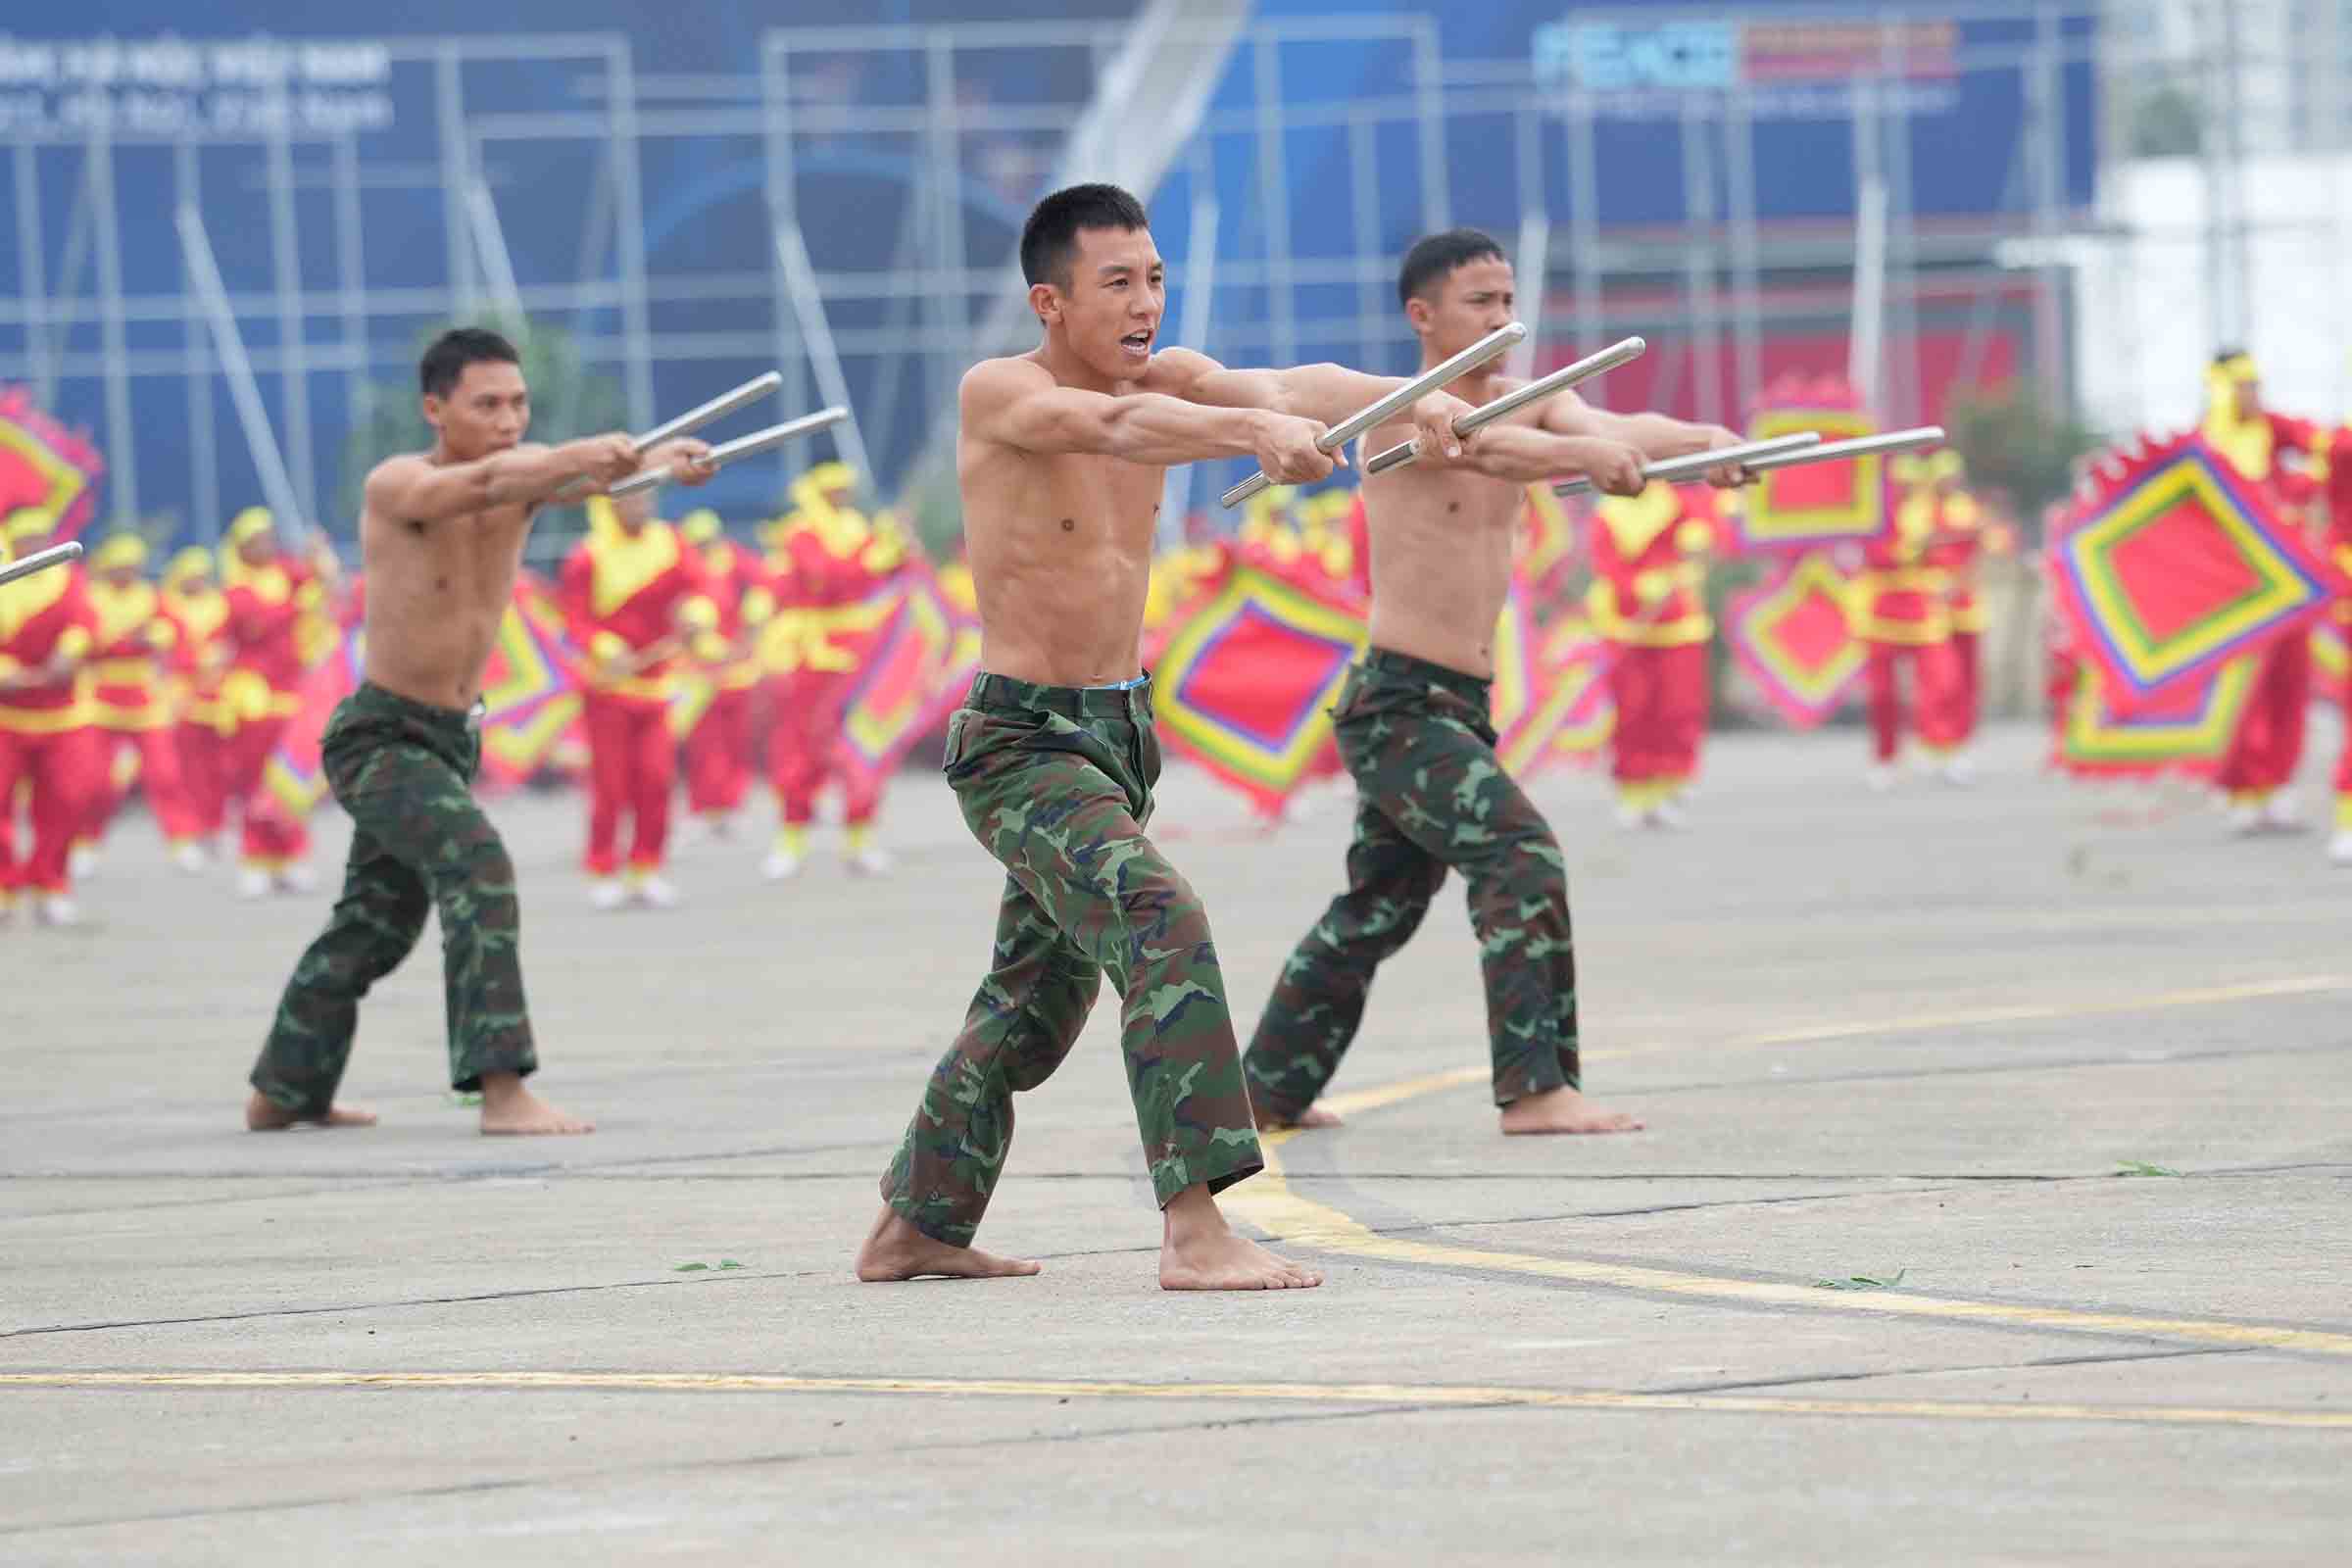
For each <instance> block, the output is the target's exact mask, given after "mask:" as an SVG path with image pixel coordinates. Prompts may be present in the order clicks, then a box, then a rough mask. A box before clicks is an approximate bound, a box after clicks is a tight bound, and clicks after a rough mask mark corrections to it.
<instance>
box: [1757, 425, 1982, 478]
mask: <svg viewBox="0 0 2352 1568" xmlns="http://www.w3.org/2000/svg"><path fill="white" fill-rule="evenodd" d="M1941 445H1943V426H1942V425H1940V424H1920V425H1914V426H1912V427H1911V428H1910V429H1908V430H1884V431H1881V432H1880V433H1879V434H1877V435H1858V436H1855V437H1853V438H1852V439H1851V440H1846V441H1827V442H1824V443H1822V444H1821V445H1820V446H1817V447H1807V448H1806V449H1805V450H1804V451H1802V452H1784V453H1781V454H1779V455H1778V456H1775V457H1769V458H1765V459H1762V460H1761V461H1759V462H1755V463H1750V464H1748V465H1747V467H1748V469H1749V471H1751V472H1755V473H1768V472H1770V471H1771V470H1772V469H1774V468H1787V467H1792V466H1795V465H1797V464H1799V463H1835V462H1837V461H1838V459H1839V458H1875V457H1880V456H1883V455H1884V454H1886V453H1889V452H1916V451H1918V450H1919V449H1920V448H1921V447H1939V446H1941Z"/></svg>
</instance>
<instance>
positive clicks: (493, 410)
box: [245, 328, 714, 1133]
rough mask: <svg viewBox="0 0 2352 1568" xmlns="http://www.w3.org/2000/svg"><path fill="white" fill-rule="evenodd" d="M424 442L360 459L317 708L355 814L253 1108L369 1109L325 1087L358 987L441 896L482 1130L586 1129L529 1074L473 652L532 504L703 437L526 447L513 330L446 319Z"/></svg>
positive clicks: (346, 1049)
mask: <svg viewBox="0 0 2352 1568" xmlns="http://www.w3.org/2000/svg"><path fill="white" fill-rule="evenodd" d="M418 378H419V379H420V380H421V382H422V383H423V392H424V418H425V422H426V423H428V424H430V425H431V426H432V427H433V433H434V441H433V449H432V450H431V451H430V452H427V453H423V454H421V455H414V456H404V457H397V458H390V459H387V460H385V461H384V462H383V463H382V464H379V465H378V466H376V469H375V471H374V472H372V473H370V474H369V475H368V488H367V496H366V500H365V502H364V504H363V510H362V512H361V515H360V544H361V549H362V552H363V554H364V556H365V559H366V569H367V573H368V577H367V582H368V645H367V646H368V656H367V657H368V667H367V671H366V674H367V679H366V681H365V683H364V684H362V686H361V687H360V689H359V690H358V691H356V692H354V693H353V694H352V695H351V696H350V697H349V698H347V699H345V700H344V702H343V704H342V706H341V707H339V708H338V709H336V710H335V713H334V717H333V718H332V719H331V720H330V721H329V722H328V724H327V728H326V736H325V739H324V742H323V744H322V747H321V750H322V752H323V760H324V763H325V770H326V776H327V782H328V783H329V784H330V785H331V786H332V787H333V789H334V792H335V799H336V800H337V801H339V802H341V803H342V806H343V809H345V810H346V811H348V812H350V813H351V819H352V829H353V831H352V838H351V858H350V861H349V863H348V864H347V865H346V867H345V869H344V873H343V896H342V898H341V899H340V900H339V901H338V902H337V903H336V905H335V909H334V913H333V915H332V916H331V917H330V918H329V919H328V921H327V927H326V930H325V932H324V933H323V934H322V935H320V936H319V940H318V941H316V942H314V943H312V944H311V948H310V951H309V952H308V953H306V954H304V955H303V956H302V961H301V962H299V963H297V964H296V965H295V966H294V978H293V979H292V980H291V981H289V982H288V983H287V985H286V992H285V996H284V999H283V1000H282V1001H281V1002H280V1003H279V1004H278V1008H277V1020H276V1023H275V1024H274V1025H273V1026H272V1027H271V1029H270V1039H269V1041H268V1043H267V1044H265V1045H264V1046H263V1047H262V1055H261V1059H260V1060H259V1061H257V1062H256V1063H254V1068H253V1078H252V1082H253V1097H252V1098H251V1099H250V1100H248V1101H247V1102H246V1103H245V1125H246V1126H248V1127H250V1128H252V1129H254V1130H255V1131H257V1132H259V1131H264V1130H268V1129H272V1128H280V1127H289V1126H292V1125H293V1124H294V1123H296V1122H316V1123H319V1124H322V1125H324V1126H328V1127H365V1126H368V1125H369V1124H371V1123H373V1122H374V1120H375V1116H374V1114H373V1113H372V1112H370V1111H368V1110H365V1109H362V1108H361V1107H359V1106H357V1105H343V1104H337V1103H335V1086H336V1085H337V1084H338V1083H340V1082H341V1081H342V1078H343V1068H344V1064H345V1063H346V1062H348V1061H349V1060H350V1058H351V1040H352V1034H353V1032H354V1031H355V1030H356V1029H357V1028H358V1026H359V1014H360V999H361V998H362V997H365V996H366V995H367V994H368V987H370V986H372V985H374V984H375V982H376V981H378V980H381V979H382V978H383V977H384V976H385V975H388V974H390V973H391V972H392V971H393V969H395V968H396V967H398V966H399V964H400V961H401V960H402V959H403V958H405V957H407V956H409V950H410V949H412V948H414V947H415V946H416V945H417V937H418V936H419V935H420V934H422V932H423V930H424V919H425V915H426V914H427V913H429V912H430V911H432V910H433V909H434V908H435V907H438V908H439V910H440V914H441V940H442V967H443V970H444V973H445V975H446V977H447V983H448V989H449V1058H450V1081H451V1082H452V1083H453V1084H455V1085H456V1086H457V1088H458V1089H460V1090H461V1091H465V1090H475V1089H478V1090H480V1091H481V1096H482V1131H483V1132H485V1133H585V1132H591V1131H594V1128H593V1126H592V1125H591V1124H590V1123H588V1122H584V1121H579V1120H575V1119H574V1118H572V1117H570V1116H566V1115H564V1113H563V1112H562V1111H559V1110H557V1109H556V1108H555V1107H554V1106H552V1105H549V1104H547V1103H545V1102H543V1101H541V1100H540V1099H539V1098H538V1097H537V1096H535V1095H533V1094H532V1093H531V1092H530V1091H529V1090H527V1089H525V1088H524V1087H523V1086H522V1080H523V1078H524V1077H525V1075H527V1074H529V1073H531V1072H533V1071H535V1070H536V1069H537V1067H538V1064H539V1062H538V1056H537V1054H536V1053H535V1052H534V1051H533V1050H532V1046H531V1023H530V1015H529V1013H528V1011H527V1010H526V1008H525V1006H524V1005H523V995H522V961H521V955H520V953H519V951H518V947H517V943H518V941H519V937H520V928H521V915H520V909H519V907H518V905H517V904H516V901H515V864H514V862H513V861H512V860H510V859H509V858H507V850H506V846H505V845H504V844H503V843H501V842H500V840H499V836H498V830H497V829H496V828H494V827H492V826H491V825H490V820H489V818H488V817H486V816H484V815H483V814H482V810H481V808H480V807H479V806H477V805H476V804H474V799H473V792H472V783H473V777H474V773H475V771H476V769H477V768H478V767H479V766H480V763H481V734H480V731H479V730H478V728H477V727H476V725H477V723H478V719H479V712H480V710H479V706H478V705H479V703H480V699H481V695H482V669H483V666H484V665H485V664H486V663H488V662H489V659H490V650H491V646H492V644H493V642H494V641H495V639H496V638H497V635H498V624H499V621H500V619H501V618H502V617H504V616H505V614H506V613H507V607H508V605H509V604H510V603H512V602H513V599H514V596H515V572H516V570H517V569H518V568H519V567H520V566H521V564H522V542H523V538H524V536H525V535H526V534H528V533H529V532H530V528H531V519H532V517H533V515H535V514H536V512H537V511H538V508H539V507H540V505H541V504H542V503H544V502H545V501H546V500H547V499H548V498H549V497H550V496H552V495H553V494H554V493H555V492H556V491H558V490H560V489H562V488H563V487H564V486H565V485H567V484H569V483H570V482H571V481H572V480H574V479H579V478H585V479H589V480H592V481H594V483H595V484H596V485H597V486H598V488H600V489H601V488H603V487H604V486H607V485H610V484H613V483H614V482H616V481H618V480H620V479H623V478H626V477H627V476H628V475H630V474H632V473H635V472H636V471H637V470H638V468H639V467H640V466H645V465H652V466H668V467H669V468H670V472H671V474H672V476H673V477H675V478H676V479H677V480H678V481H679V482H681V483H685V484H701V483H703V482H705V481H706V480H708V479H709V478H710V477H711V473H712V472H713V471H714V470H713V469H711V467H710V466H707V465H705V464H704V463H703V462H702V460H703V459H704V458H705V457H706V456H708V455H709V453H710V450H711V449H710V448H709V447H708V446H707V445H705V444H704V443H703V442H700V441H695V440H680V441H672V442H666V443H664V444H663V445H662V446H660V447H657V448H655V449H653V450H652V451H650V452H639V451H638V450H637V448H636V445H635V443H634V442H632V441H631V440H630V438H629V437H628V436H626V435H603V436H592V437H589V438H588V439H585V440H580V441H570V442H566V443H565V444H564V445H563V446H560V447H544V446H525V445H523V444H522V435H523V431H524V430H525V429H527V428H528V427H529V425H530V422H531V397H530V392H529V390H528V389H527V388H526V387H525V386H524V385H523V381H522V367H521V363H520V361H519V359H518V358H517V356H516V355H515V349H514V347H513V346H512V345H511V344H509V343H508V342H507V341H506V340H505V339H504V338H501V337H499V336H498V335H497V334H496V333H493V332H485V331H480V330H478V329H474V328H459V329H457V330H455V331H451V332H447V333H444V334H443V335H442V336H441V337H440V338H439V339H437V340H436V341H435V342H434V343H433V345H432V346H431V347H430V348H428V349H426V350H425V353H424V360H423V363H422V364H421V365H420V366H419V367H418Z"/></svg>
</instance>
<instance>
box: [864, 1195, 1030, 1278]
mask: <svg viewBox="0 0 2352 1568" xmlns="http://www.w3.org/2000/svg"><path fill="white" fill-rule="evenodd" d="M1038 1271H1039V1270H1038V1265H1037V1264H1035V1263H1025V1262H1023V1261H1021V1259H1019V1258H1017V1257H999V1256H997V1255H996V1254H995V1253H993V1252H983V1251H981V1250H979V1249H978V1248H974V1247H951V1246H949V1245H948V1244H947V1243H946V1242H940V1241H934V1240H932V1239H931V1238H930V1237H928V1236H925V1235H924V1234H923V1233H922V1232H921V1231H918V1230H916V1229H915V1228H914V1222H913V1221H911V1220H909V1219H907V1218H906V1217H905V1216H904V1215H902V1214H901V1213H899V1211H898V1210H896V1209H894V1208H892V1207H891V1206H890V1205H889V1204H888V1203H884V1204H883V1205H882V1217H881V1218H880V1219H877V1220H875V1221H874V1228H873V1229H872V1230H870V1231H867V1232H866V1233H865V1245H864V1246H863V1247H860V1248H859V1249H858V1278H859V1279H861V1280H863V1281H865V1282H866V1283H867V1284H869V1285H873V1284H878V1283H880V1282H882V1281H884V1280H919V1279H921V1278H923V1277H924V1276H925V1275H938V1276H942V1277H944V1278H947V1279H955V1280H1005V1279H1012V1278H1015V1277H1016V1276H1019V1275H1024V1274H1035V1273H1037V1272H1038Z"/></svg>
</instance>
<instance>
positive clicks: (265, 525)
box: [228, 507, 275, 545]
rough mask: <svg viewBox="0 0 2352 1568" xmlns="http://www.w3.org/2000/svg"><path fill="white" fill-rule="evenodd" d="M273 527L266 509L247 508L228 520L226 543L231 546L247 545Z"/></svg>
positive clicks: (268, 511) (268, 510)
mask: <svg viewBox="0 0 2352 1568" xmlns="http://www.w3.org/2000/svg"><path fill="white" fill-rule="evenodd" d="M274 526H275V523H274V522H273V521H272V519H271V518H270V509H269V508H268V507H247V508H246V509H245V510H244V511H243V512H240V513H238V514H237V515H236V516H235V517H234V518H232V519H230V521H229V524H228V542H229V543H230V544H232V545H241V544H248V543H250V542H252V541H253V540H255V539H258V538H260V537H261V536H262V535H263V534H266V533H268V532H269V531H270V529H271V528H272V527H274Z"/></svg>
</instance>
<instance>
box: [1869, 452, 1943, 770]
mask: <svg viewBox="0 0 2352 1568" xmlns="http://www.w3.org/2000/svg"><path fill="white" fill-rule="evenodd" d="M1909 471H1910V472H1911V473H1912V474H1913V475H1914V476H1915V477H1916V475H1917V473H1918V469H1917V467H1916V466H1913V467H1912V468H1911V469H1910V470H1909ZM1940 511H1941V506H1940V503H1939V501H1938V499H1937V497H1936V494H1935V492H1934V491H1933V490H1932V489H1930V488H1927V487H1926V486H1923V485H1920V484H1917V483H1916V482H1915V483H1913V484H1912V485H1911V486H1910V488H1909V491H1908V493H1907V494H1905V495H1904V496H1903V498H1902V499H1901V500H1900V501H1899V502H1898V503H1897V504H1896V506H1895V511H1894V527H1893V528H1892V529H1891V530H1890V531H1889V532H1887V533H1886V534H1883V535H1881V536H1880V537H1879V538H1876V539H1874V540H1872V541H1871V542H1870V543H1869V544H1867V545H1865V546H1864V547H1863V551H1862V571H1861V574H1860V576H1858V577H1857V578H1856V579H1855V582H1854V599H1853V602H1852V609H1851V613H1849V615H1848V617H1847V618H1848V621H1849V623H1850V624H1851V626H1852V628H1853V633H1854V635H1855V636H1856V637H1858V638H1860V639H1861V640H1862V641H1863V643H1864V644H1865V646H1866V648H1867V652H1868V658H1869V662H1868V663H1867V664H1866V665H1865V666H1864V668H1863V675H1864V679H1865V681H1866V682H1867V690H1868V694H1869V706H1870V734H1871V767H1870V772H1869V775H1868V776H1869V780H1870V785H1871V788H1873V789H1877V790H1886V789H1890V788H1892V787H1893V784H1894V764H1895V761H1896V760H1897V759H1898V758H1899V757H1900V756H1901V754H1902V740H1903V698H1902V686H1901V676H1902V671H1903V669H1904V667H1905V666H1908V667H1909V669H1910V674H1911V701H1912V705H1913V708H1914V710H1915V711H1916V712H1917V713H1918V715H1919V719H1918V722H1919V726H1920V729H1921V736H1920V738H1921V741H1922V742H1923V743H1924V744H1925V745H1926V746H1927V748H1928V751H1929V753H1930V755H1931V756H1934V757H1937V758H1938V760H1941V758H1942V754H1943V752H1944V751H1945V749H1946V746H1947V745H1948V741H1949V735H1948V725H1946V726H1944V728H1943V729H1941V730H1936V725H1935V721H1934V717H1933V715H1937V714H1944V713H1949V712H1950V711H1952V708H1953V701H1952V697H1951V695H1950V694H1951V692H1952V690H1953V688H1954V687H1955V686H1956V685H1957V684H1958V677H1957V674H1956V672H1955V670H1954V668H1953V664H1954V659H1953V653H1952V646H1951V609H1950V605H1949V601H1948V595H1949V593H1950V583H1949V580H1948V578H1947V576H1946V574H1945V573H1944V572H1943V571H1942V570H1941V569H1940V568H1938V567H1936V566H1934V565H1931V564H1929V561H1928V552H1929V550H1930V548H1931V547H1932V546H1933V544H1934V543H1935V540H1936V518H1937V515H1938V513H1939V512H1940ZM1931 730H1936V733H1931Z"/></svg>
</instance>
